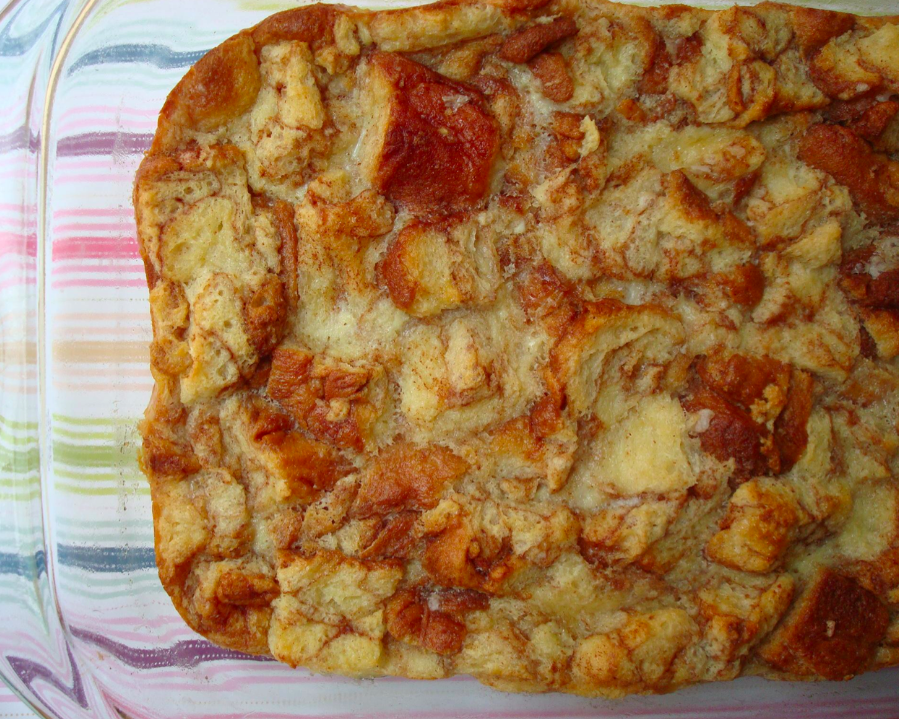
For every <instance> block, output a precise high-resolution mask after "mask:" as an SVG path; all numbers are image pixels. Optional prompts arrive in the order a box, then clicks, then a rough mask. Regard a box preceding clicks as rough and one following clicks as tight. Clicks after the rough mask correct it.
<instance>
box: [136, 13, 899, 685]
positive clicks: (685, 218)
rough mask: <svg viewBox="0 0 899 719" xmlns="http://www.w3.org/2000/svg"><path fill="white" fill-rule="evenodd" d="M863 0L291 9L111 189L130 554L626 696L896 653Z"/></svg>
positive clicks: (209, 582)
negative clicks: (119, 197) (142, 406)
mask: <svg viewBox="0 0 899 719" xmlns="http://www.w3.org/2000/svg"><path fill="white" fill-rule="evenodd" d="M897 93H899V18H862V17H854V16H851V15H844V14H838V13H834V12H825V11H821V10H812V9H800V8H795V7H789V6H786V5H773V4H762V5H758V6H756V7H751V8H750V7H746V8H733V9H729V10H723V11H719V12H710V11H707V10H700V9H691V8H685V7H678V6H670V7H661V8H636V7H628V6H625V5H618V4H612V3H606V2H602V1H600V0H551V1H550V2H545V1H544V0H498V1H495V2H492V1H490V0H480V1H475V2H465V1H464V0H463V1H461V2H453V1H450V2H442V3H438V4H436V5H430V6H424V7H415V8H411V9H403V10H396V11H390V12H368V11H362V10H357V9H351V8H348V7H342V6H328V5H314V6H307V7H302V8H298V9H295V10H289V11H287V12H283V13H280V14H277V15H274V16H273V17H270V18H269V19H268V20H266V21H264V22H262V23H261V24H260V25H257V26H256V27H254V28H251V29H249V30H246V31H244V32H241V33H239V34H238V35H236V36H234V37H232V38H231V39H229V40H227V41H225V42H224V43H223V44H221V45H220V46H219V47H217V48H215V49H214V50H212V51H211V52H210V53H209V54H207V55H206V56H205V57H204V58H203V59H202V60H200V61H199V62H198V63H197V65H196V66H195V67H193V69H191V70H190V72H188V73H187V75H186V76H185V77H184V79H183V80H182V81H181V82H180V83H179V84H178V86H177V87H176V88H175V89H174V90H173V91H172V93H171V94H170V95H169V97H168V100H167V101H166V103H165V106H164V107H163V109H162V113H161V115H160V119H159V126H158V130H157V132H156V136H155V139H154V141H153V145H152V148H151V150H150V151H149V153H148V154H147V156H146V158H145V159H144V161H143V163H142V164H141V167H140V170H139V172H138V175H137V180H136V184H135V189H134V205H135V210H136V215H137V226H138V234H139V240H140V246H141V251H142V255H143V259H144V262H145V265H146V273H147V280H148V284H149V289H150V303H151V309H152V320H153V342H152V345H151V364H152V371H153V376H154V378H155V381H156V385H155V390H154V392H153V396H152V399H151V400H150V405H149V408H148V409H147V412H146V419H145V421H144V422H143V424H142V434H143V450H142V455H141V463H142V467H143V470H144V471H145V473H146V475H147V477H148V479H149V481H150V485H151V487H152V494H153V516H154V523H155V535H156V557H157V562H158V566H159V575H160V578H161V580H162V583H163V584H164V586H165V588H166V590H167V591H168V593H169V594H170V595H171V597H172V600H173V602H174V604H175V606H176V607H177V609H178V611H179V612H180V613H181V614H182V616H183V617H184V619H185V621H186V622H187V623H188V624H189V625H190V626H191V627H193V628H194V629H195V630H196V631H198V632H199V633H201V634H202V635H204V636H206V637H208V638H209V639H211V640H212V641H214V642H216V643H218V644H221V645H223V646H226V647H232V648H234V649H238V650H241V651H244V652H251V653H255V654H270V655H272V656H274V657H275V658H276V659H278V660H280V661H282V662H286V663H287V664H290V665H292V666H303V667H307V668H309V669H311V670H313V671H316V672H334V673H339V674H345V675H349V676H354V677H373V676H381V675H396V676H405V677H414V678H421V679H436V678H440V677H447V676H450V675H453V674H471V675H473V676H475V677H477V678H478V679H479V680H481V681H482V682H484V683H486V684H489V685H491V686H494V687H498V688H501V689H505V690H510V691H549V690H552V691H562V692H571V693H575V694H583V695H602V696H621V695H624V694H629V693H638V692H666V691H671V690H674V689H676V688H678V687H681V686H684V685H687V684H692V683H698V682H707V681H720V680H727V679H732V678H734V677H736V676H739V675H761V676H765V677H770V678H776V679H790V680H798V679H831V680H834V679H845V678H848V677H852V676H853V675H856V674H859V673H861V672H865V671H869V670H873V669H877V668H880V667H886V666H889V665H894V664H899V481H897V469H899V460H897V454H896V453H897V447H899V425H897V422H899V366H897V360H896V357H897V355H899V159H897V152H899V100H897Z"/></svg>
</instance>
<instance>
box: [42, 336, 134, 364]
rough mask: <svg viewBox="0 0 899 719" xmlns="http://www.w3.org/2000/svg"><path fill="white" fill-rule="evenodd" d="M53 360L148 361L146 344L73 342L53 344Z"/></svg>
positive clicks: (88, 361) (81, 361)
mask: <svg viewBox="0 0 899 719" xmlns="http://www.w3.org/2000/svg"><path fill="white" fill-rule="evenodd" d="M53 359H54V360H57V361H59V362H77V363H82V364H87V363H94V362H109V361H116V362H141V363H143V364H147V363H149V361H150V348H149V347H148V343H147V342H73V341H62V340H60V341H58V342H54V343H53Z"/></svg>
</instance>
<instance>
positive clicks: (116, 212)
mask: <svg viewBox="0 0 899 719" xmlns="http://www.w3.org/2000/svg"><path fill="white" fill-rule="evenodd" d="M0 208H2V206H0ZM126 215H127V216H128V217H134V211H133V210H132V209H131V208H130V207H115V208H109V207H96V208H85V207H73V208H71V209H67V210H55V211H54V212H53V219H54V220H55V219H57V218H60V217H98V216H99V217H124V216H126Z"/></svg>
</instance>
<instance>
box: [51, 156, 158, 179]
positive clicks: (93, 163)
mask: <svg viewBox="0 0 899 719" xmlns="http://www.w3.org/2000/svg"><path fill="white" fill-rule="evenodd" d="M140 159H141V158H140V157H139V156H138V157H136V158H135V159H134V160H133V161H132V162H128V164H129V165H133V167H134V168H135V169H136V168H137V166H138V165H139V164H140ZM122 164H123V163H122V162H121V161H116V160H113V159H112V157H110V156H109V155H104V156H103V159H102V160H96V159H91V158H90V157H61V158H59V159H58V160H57V161H56V172H57V173H59V172H74V171H76V170H108V169H121V165H122ZM131 179H132V181H133V180H134V178H131Z"/></svg>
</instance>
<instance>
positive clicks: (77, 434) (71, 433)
mask: <svg viewBox="0 0 899 719" xmlns="http://www.w3.org/2000/svg"><path fill="white" fill-rule="evenodd" d="M56 435H62V436H63V437H67V438H69V439H96V440H107V441H108V440H110V439H113V438H114V437H115V433H114V432H82V431H80V430H77V429H64V428H62V427H54V428H53V436H54V437H55V436H56Z"/></svg>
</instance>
